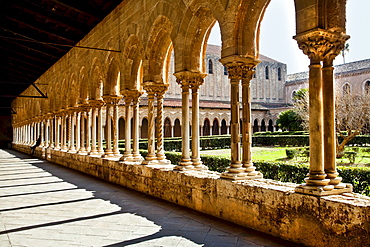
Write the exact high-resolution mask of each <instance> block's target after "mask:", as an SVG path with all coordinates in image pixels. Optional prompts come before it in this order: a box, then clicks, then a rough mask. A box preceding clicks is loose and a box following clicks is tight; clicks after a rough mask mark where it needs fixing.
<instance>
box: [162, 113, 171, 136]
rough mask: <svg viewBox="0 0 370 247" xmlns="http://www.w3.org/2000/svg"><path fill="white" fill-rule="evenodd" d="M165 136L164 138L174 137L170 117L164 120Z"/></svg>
mask: <svg viewBox="0 0 370 247" xmlns="http://www.w3.org/2000/svg"><path fill="white" fill-rule="evenodd" d="M163 136H164V137H172V126H171V119H170V118H169V117H166V118H165V119H164V124H163Z"/></svg>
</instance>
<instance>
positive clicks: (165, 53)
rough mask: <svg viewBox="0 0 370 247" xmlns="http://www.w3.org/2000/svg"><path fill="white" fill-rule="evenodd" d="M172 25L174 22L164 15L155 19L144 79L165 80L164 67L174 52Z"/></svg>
mask: <svg viewBox="0 0 370 247" xmlns="http://www.w3.org/2000/svg"><path fill="white" fill-rule="evenodd" d="M172 27H173V25H172V22H171V21H170V20H169V19H168V18H167V17H165V16H163V15H160V16H158V17H157V19H156V20H155V21H154V23H153V26H152V29H151V31H150V35H149V40H148V43H147V47H146V55H147V59H146V60H145V63H144V81H154V82H160V83H163V82H165V81H164V79H163V78H164V68H165V65H166V61H169V59H170V56H171V52H172V39H171V36H170V34H171V32H172Z"/></svg>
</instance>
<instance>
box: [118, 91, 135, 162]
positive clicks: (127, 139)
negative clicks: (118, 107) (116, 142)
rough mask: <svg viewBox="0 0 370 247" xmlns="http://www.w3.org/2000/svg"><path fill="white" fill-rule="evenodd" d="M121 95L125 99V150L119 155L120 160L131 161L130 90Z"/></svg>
mask: <svg viewBox="0 0 370 247" xmlns="http://www.w3.org/2000/svg"><path fill="white" fill-rule="evenodd" d="M123 97H124V99H125V110H126V112H125V117H126V124H125V152H124V154H123V156H122V157H121V159H120V160H121V161H133V156H132V153H131V103H132V98H131V95H130V91H129V90H127V91H126V92H124V93H123Z"/></svg>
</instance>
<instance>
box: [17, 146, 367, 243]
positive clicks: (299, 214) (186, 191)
mask: <svg viewBox="0 0 370 247" xmlns="http://www.w3.org/2000/svg"><path fill="white" fill-rule="evenodd" d="M14 148H15V149H17V150H19V151H22V152H26V153H29V151H30V148H29V147H28V146H22V145H19V144H17V145H15V146H14ZM43 155H44V157H45V156H46V158H47V160H50V161H52V162H55V163H57V164H60V165H63V166H66V167H69V168H72V169H75V170H78V171H81V172H84V173H87V174H90V175H93V176H96V177H99V178H101V179H104V180H107V181H110V182H113V183H116V184H120V185H122V186H125V187H128V188H131V189H134V190H137V191H140V192H143V193H146V194H149V195H152V196H155V197H158V198H161V199H164V200H167V201H169V202H173V203H176V204H179V205H181V206H185V207H188V208H191V209H194V210H197V211H199V212H203V213H206V214H209V215H213V216H216V217H219V218H222V219H224V220H228V221H231V222H234V223H237V224H239V225H242V226H245V227H249V228H253V229H255V230H258V231H261V232H265V233H268V234H271V235H274V236H278V237H281V238H283V239H287V240H290V241H293V242H296V243H300V244H304V245H306V246H325V247H330V246H333V247H334V246H369V245H370V239H369V236H370V223H369V222H370V198H369V197H366V196H362V195H359V194H356V193H347V194H344V195H332V196H324V197H315V196H310V195H304V194H299V193H295V192H294V187H295V186H296V184H291V183H282V182H277V181H272V180H268V179H259V180H254V181H253V180H251V181H246V180H244V181H231V180H224V179H220V178H219V173H216V172H210V171H203V172H200V171H188V172H179V171H173V170H172V169H173V166H172V165H167V166H144V165H140V164H134V163H122V162H118V161H114V160H108V159H101V158H94V157H90V156H87V155H76V154H71V153H66V152H61V151H55V150H45V149H44V150H43V149H41V148H37V149H36V156H39V157H42V156H43Z"/></svg>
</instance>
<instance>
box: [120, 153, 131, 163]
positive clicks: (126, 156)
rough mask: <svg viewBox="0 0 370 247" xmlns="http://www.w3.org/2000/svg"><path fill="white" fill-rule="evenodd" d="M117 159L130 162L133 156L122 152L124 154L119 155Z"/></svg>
mask: <svg viewBox="0 0 370 247" xmlns="http://www.w3.org/2000/svg"><path fill="white" fill-rule="evenodd" d="M119 161H126V162H132V161H134V157H133V156H132V154H124V155H122V156H121V158H120V159H119Z"/></svg>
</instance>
